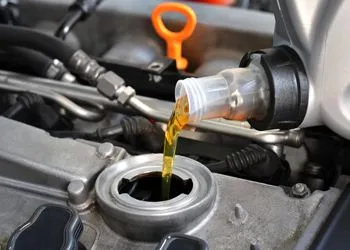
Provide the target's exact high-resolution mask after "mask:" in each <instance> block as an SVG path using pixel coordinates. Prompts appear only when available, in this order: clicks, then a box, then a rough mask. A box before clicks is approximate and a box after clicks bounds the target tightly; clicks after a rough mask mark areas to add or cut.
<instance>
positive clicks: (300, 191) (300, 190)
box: [291, 183, 310, 198]
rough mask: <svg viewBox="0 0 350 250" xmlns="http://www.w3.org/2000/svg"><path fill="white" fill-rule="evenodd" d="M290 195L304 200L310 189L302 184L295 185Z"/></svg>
mask: <svg viewBox="0 0 350 250" xmlns="http://www.w3.org/2000/svg"><path fill="white" fill-rule="evenodd" d="M291 194H292V196H293V197H296V198H305V197H306V196H309V195H310V189H309V188H308V187H307V185H306V184H304V183H296V184H294V185H293V187H292V189H291Z"/></svg>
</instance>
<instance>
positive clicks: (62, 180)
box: [0, 117, 125, 198]
mask: <svg viewBox="0 0 350 250" xmlns="http://www.w3.org/2000/svg"><path fill="white" fill-rule="evenodd" d="M0 128H1V131H3V132H4V134H3V136H1V138H0V147H2V148H1V149H0V159H2V162H4V164H5V163H6V166H8V167H6V168H1V170H0V175H1V176H2V177H1V178H3V177H6V178H10V179H9V180H11V179H12V180H13V181H14V182H16V181H15V180H17V182H18V181H20V182H22V183H28V184H27V186H28V188H30V184H36V185H39V188H38V189H37V191H38V192H39V190H41V191H42V192H45V190H46V189H47V188H49V189H55V190H59V191H61V192H62V191H63V192H65V191H66V190H67V186H68V184H69V183H70V182H76V181H80V182H81V183H83V187H84V188H83V190H82V195H84V194H85V195H87V192H86V191H87V190H89V189H90V188H91V186H92V185H93V184H94V178H96V176H97V175H98V173H99V172H100V171H101V170H102V169H103V168H104V167H105V166H106V164H107V163H108V162H109V160H108V159H109V158H111V157H115V159H118V157H120V158H123V157H124V155H125V151H124V150H123V149H118V150H115V151H114V153H113V155H112V156H111V155H109V157H99V155H100V154H97V149H98V148H97V149H96V147H94V146H90V145H87V144H84V143H82V142H78V141H74V140H71V139H66V140H62V139H58V138H53V137H51V136H49V135H48V134H47V133H45V132H44V131H42V130H39V129H35V128H32V127H30V126H28V125H25V124H22V123H19V122H15V121H12V120H10V119H7V118H3V117H0ZM5 131H6V132H5ZM34 190H35V189H34ZM61 192H56V195H57V193H58V195H60V194H62V193H61ZM53 193H54V194H55V192H53ZM85 198H87V197H85Z"/></svg>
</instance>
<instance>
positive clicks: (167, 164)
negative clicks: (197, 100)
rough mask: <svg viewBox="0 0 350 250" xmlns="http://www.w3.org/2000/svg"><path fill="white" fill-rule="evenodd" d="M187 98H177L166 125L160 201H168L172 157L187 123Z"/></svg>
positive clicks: (172, 163)
mask: <svg viewBox="0 0 350 250" xmlns="http://www.w3.org/2000/svg"><path fill="white" fill-rule="evenodd" d="M188 119H189V115H188V100H187V96H183V97H181V98H179V99H178V100H177V101H176V103H175V108H174V110H173V113H172V114H171V117H170V119H169V121H168V124H167V129H166V131H165V138H164V152H163V169H162V199H163V200H168V199H169V195H170V182H171V176H172V173H173V165H174V156H175V151H176V145H177V138H178V137H179V134H180V131H181V129H182V128H183V127H184V126H185V125H186V124H187V123H188Z"/></svg>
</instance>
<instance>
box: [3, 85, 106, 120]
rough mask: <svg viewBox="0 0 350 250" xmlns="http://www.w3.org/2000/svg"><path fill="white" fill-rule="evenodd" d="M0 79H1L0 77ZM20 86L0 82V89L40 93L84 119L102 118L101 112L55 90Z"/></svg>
mask: <svg viewBox="0 0 350 250" xmlns="http://www.w3.org/2000/svg"><path fill="white" fill-rule="evenodd" d="M0 81H1V79H0ZM5 81H6V79H5ZM17 85H18V83H17ZM20 86H21V84H19V86H12V85H7V84H3V83H0V88H1V89H5V90H9V91H15V92H33V93H35V94H37V95H40V96H43V97H45V98H47V99H51V100H53V101H55V102H57V103H58V104H60V105H61V106H62V107H64V108H66V109H67V110H69V111H70V112H72V113H73V114H74V115H76V116H77V117H79V118H81V119H84V120H88V121H98V120H100V119H102V118H103V116H104V114H103V112H96V111H93V110H87V109H85V108H83V107H80V106H79V105H77V104H75V103H74V102H72V101H71V100H69V99H68V98H66V97H64V96H62V95H60V94H57V93H56V92H53V91H51V90H49V89H43V88H41V89H39V88H26V87H24V88H23V87H20Z"/></svg>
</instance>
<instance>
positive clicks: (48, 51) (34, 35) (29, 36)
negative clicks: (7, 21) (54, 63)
mask: <svg viewBox="0 0 350 250" xmlns="http://www.w3.org/2000/svg"><path fill="white" fill-rule="evenodd" d="M0 45H2V46H4V45H5V46H19V47H25V48H29V49H33V50H36V51H40V52H42V53H44V54H45V55H47V56H49V57H51V58H57V59H59V60H60V61H61V62H63V64H65V65H68V64H69V60H70V58H71V57H72V56H73V54H74V53H75V52H76V51H77V50H78V48H73V47H71V46H69V45H68V44H67V43H65V42H64V41H62V40H60V39H58V38H56V37H52V36H49V35H46V34H43V33H41V32H38V31H34V30H32V29H29V28H25V27H18V26H16V27H13V26H9V25H3V24H0Z"/></svg>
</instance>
